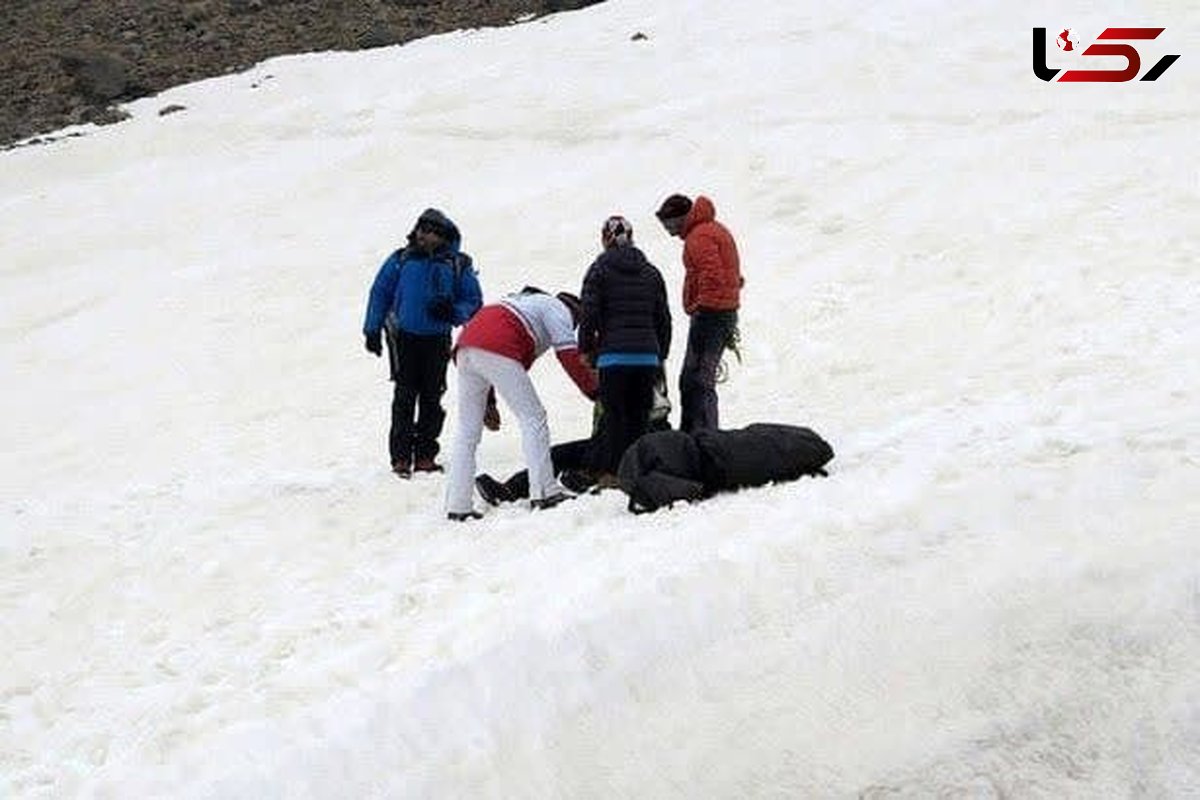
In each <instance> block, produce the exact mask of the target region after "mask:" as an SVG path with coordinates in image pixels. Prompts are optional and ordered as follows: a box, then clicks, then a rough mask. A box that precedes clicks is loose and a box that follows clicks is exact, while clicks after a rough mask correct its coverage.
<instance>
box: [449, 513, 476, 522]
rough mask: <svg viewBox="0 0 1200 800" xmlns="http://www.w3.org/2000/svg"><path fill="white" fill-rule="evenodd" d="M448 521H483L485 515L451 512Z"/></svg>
mask: <svg viewBox="0 0 1200 800" xmlns="http://www.w3.org/2000/svg"><path fill="white" fill-rule="evenodd" d="M446 519H448V520H450V521H451V522H470V521H471V520H473V519H483V514H480V513H479V512H478V511H474V510H472V511H451V512H450V513H449V514H447V515H446Z"/></svg>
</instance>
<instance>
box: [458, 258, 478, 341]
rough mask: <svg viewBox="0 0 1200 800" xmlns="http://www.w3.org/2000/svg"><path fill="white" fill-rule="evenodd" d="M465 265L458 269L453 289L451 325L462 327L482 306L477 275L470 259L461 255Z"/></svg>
mask: <svg viewBox="0 0 1200 800" xmlns="http://www.w3.org/2000/svg"><path fill="white" fill-rule="evenodd" d="M462 258H463V259H465V263H463V264H462V266H461V267H460V270H461V271H460V272H459V274H458V280H457V281H455V287H454V319H453V324H455V325H464V324H466V322H467V320H469V319H470V318H471V317H473V316H475V312H476V311H478V310H479V309H480V307H482V306H483V289H481V288H480V286H479V273H478V272H476V271H475V266H474V264H472V262H471V257H470V256H468V255H466V254H463V255H462Z"/></svg>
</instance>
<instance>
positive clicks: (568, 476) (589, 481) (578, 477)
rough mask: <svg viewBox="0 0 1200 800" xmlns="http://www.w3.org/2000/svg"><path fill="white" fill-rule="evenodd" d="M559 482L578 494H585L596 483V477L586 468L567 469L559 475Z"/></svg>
mask: <svg viewBox="0 0 1200 800" xmlns="http://www.w3.org/2000/svg"><path fill="white" fill-rule="evenodd" d="M558 482H559V483H561V484H562V485H563V486H564V487H566V488H567V489H569V490H571V491H572V492H575V493H576V494H583V493H584V492H586V491H587V490H588V489H590V488H592V485H593V484H595V483H596V479H595V478H594V477H593V476H592V473H590V472H588V471H586V470H582V469H566V470H563V473H562V474H561V475H559V476H558Z"/></svg>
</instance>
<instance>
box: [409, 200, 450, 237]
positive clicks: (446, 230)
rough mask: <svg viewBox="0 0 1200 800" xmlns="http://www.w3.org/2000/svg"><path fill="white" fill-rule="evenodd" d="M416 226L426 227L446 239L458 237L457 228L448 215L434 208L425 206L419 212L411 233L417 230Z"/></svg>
mask: <svg viewBox="0 0 1200 800" xmlns="http://www.w3.org/2000/svg"><path fill="white" fill-rule="evenodd" d="M417 228H428V229H429V230H432V231H433V232H434V233H436V234H437V235H438V236H440V237H442V238H443V239H446V240H447V241H450V240H452V239H457V238H458V228H457V227H456V226H455V225H454V223H453V222H451V221H450V218H449V217H447V216H446V215H445V214H443V213H442V212H441V211H439V210H438V209H436V208H427V209H425V210H424V211H422V212H421V216H419V217H417V223H416V225H414V226H413V233H416V232H417Z"/></svg>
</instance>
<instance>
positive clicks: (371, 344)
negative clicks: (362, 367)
mask: <svg viewBox="0 0 1200 800" xmlns="http://www.w3.org/2000/svg"><path fill="white" fill-rule="evenodd" d="M366 337H367V342H366V348H367V352H368V353H374V354H375V355H376V356H382V355H383V334H382V333H380V332H379V331H375V332H374V333H368V334H366Z"/></svg>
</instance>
